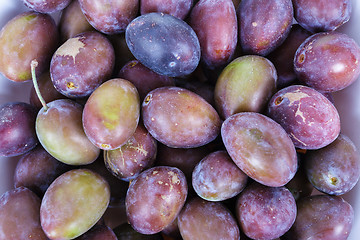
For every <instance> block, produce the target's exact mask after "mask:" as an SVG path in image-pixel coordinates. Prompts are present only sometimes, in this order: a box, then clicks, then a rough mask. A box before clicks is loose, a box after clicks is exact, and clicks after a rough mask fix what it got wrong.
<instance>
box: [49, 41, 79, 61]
mask: <svg viewBox="0 0 360 240" xmlns="http://www.w3.org/2000/svg"><path fill="white" fill-rule="evenodd" d="M81 39H83V37H77V38H70V39H68V40H67V41H66V42H65V43H64V44H63V45H62V46H60V47H59V48H58V50H56V52H55V56H63V57H65V56H70V57H72V58H73V60H74V63H75V58H76V56H77V55H78V54H79V53H80V49H82V48H84V47H85V44H84V43H83V42H82V41H80V40H81Z"/></svg>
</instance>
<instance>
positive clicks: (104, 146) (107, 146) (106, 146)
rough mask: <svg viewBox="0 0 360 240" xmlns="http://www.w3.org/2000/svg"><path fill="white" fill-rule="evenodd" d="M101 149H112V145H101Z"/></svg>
mask: <svg viewBox="0 0 360 240" xmlns="http://www.w3.org/2000/svg"><path fill="white" fill-rule="evenodd" d="M101 147H102V148H103V149H109V148H110V145H109V144H105V143H103V144H101Z"/></svg>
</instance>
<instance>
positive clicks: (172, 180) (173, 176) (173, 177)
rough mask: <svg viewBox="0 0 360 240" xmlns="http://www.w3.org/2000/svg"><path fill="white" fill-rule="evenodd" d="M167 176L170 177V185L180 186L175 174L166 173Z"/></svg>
mask: <svg viewBox="0 0 360 240" xmlns="http://www.w3.org/2000/svg"><path fill="white" fill-rule="evenodd" d="M168 174H169V175H170V177H171V183H172V184H180V179H179V178H178V176H177V174H176V173H174V172H173V171H170V172H168Z"/></svg>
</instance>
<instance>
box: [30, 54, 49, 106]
mask: <svg viewBox="0 0 360 240" xmlns="http://www.w3.org/2000/svg"><path fill="white" fill-rule="evenodd" d="M30 66H31V76H32V80H33V84H34V88H35V92H36V95H37V96H38V98H39V100H40V102H41V104H42V105H43V107H44V110H45V111H47V110H48V106H47V105H46V102H45V100H44V98H43V97H42V95H41V93H40V89H39V85H38V82H37V79H36V74H35V68H36V67H37V66H38V61H36V59H34V60H32V61H31V63H30Z"/></svg>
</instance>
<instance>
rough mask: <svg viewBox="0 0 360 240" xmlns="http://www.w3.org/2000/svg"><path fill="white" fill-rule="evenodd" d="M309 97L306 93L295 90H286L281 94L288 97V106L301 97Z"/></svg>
mask: <svg viewBox="0 0 360 240" xmlns="http://www.w3.org/2000/svg"><path fill="white" fill-rule="evenodd" d="M306 97H309V95H308V94H306V93H303V92H300V91H299V90H296V91H295V92H288V93H285V94H284V95H283V98H287V99H289V106H292V105H293V104H294V103H295V102H297V101H300V100H301V99H303V98H306Z"/></svg>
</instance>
